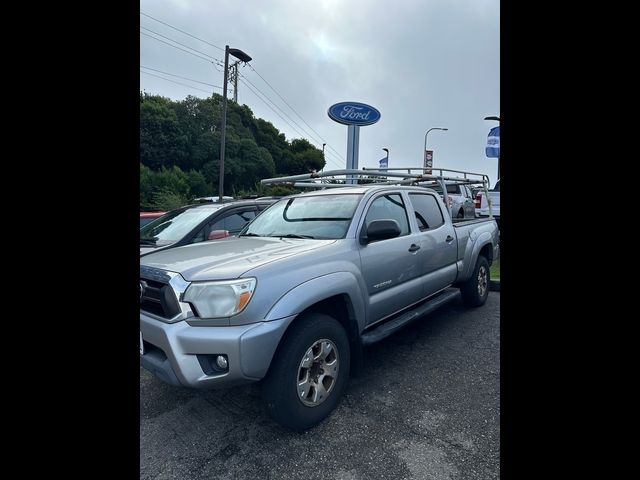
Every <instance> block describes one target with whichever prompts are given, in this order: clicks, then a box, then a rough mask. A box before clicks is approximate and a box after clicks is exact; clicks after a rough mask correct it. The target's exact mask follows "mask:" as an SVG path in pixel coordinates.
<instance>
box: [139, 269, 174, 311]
mask: <svg viewBox="0 0 640 480" xmlns="http://www.w3.org/2000/svg"><path fill="white" fill-rule="evenodd" d="M140 284H142V286H143V287H144V293H143V294H142V298H140V310H142V311H144V312H147V313H151V314H153V315H155V316H157V317H161V318H166V319H170V318H173V317H175V316H176V315H178V314H179V313H180V305H179V304H178V299H177V298H176V295H175V293H174V291H173V289H172V288H171V286H170V285H169V284H168V283H165V282H161V281H158V280H154V279H151V278H145V277H140Z"/></svg>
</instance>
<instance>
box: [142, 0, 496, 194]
mask: <svg viewBox="0 0 640 480" xmlns="http://www.w3.org/2000/svg"><path fill="white" fill-rule="evenodd" d="M499 9H500V3H499V1H497V0H393V1H390V0H348V1H347V0H269V1H265V0H141V2H140V11H141V15H140V26H141V32H143V33H144V34H143V33H141V34H140V65H141V69H140V70H141V72H142V71H144V72H147V73H140V89H141V90H144V91H145V92H147V93H150V94H159V95H162V96H165V97H169V98H171V99H173V100H182V99H184V98H185V97H186V96H187V95H194V96H197V97H201V98H205V97H207V96H210V95H211V92H212V91H215V92H216V93H220V94H221V93H222V88H214V87H211V86H208V85H206V83H208V84H211V85H214V86H217V87H222V84H223V73H222V71H223V68H222V67H220V66H218V65H217V63H218V62H217V61H216V60H211V59H209V60H206V58H208V56H210V57H213V58H215V59H218V60H222V61H223V60H224V51H223V50H220V49H218V48H215V47H214V46H211V45H208V44H207V43H203V42H200V41H198V40H196V39H194V38H192V37H189V36H188V35H185V34H184V33H181V32H179V31H177V30H175V29H173V28H171V27H169V26H167V25H164V24H162V23H159V22H158V21H156V20H154V19H152V18H149V16H151V17H154V18H155V19H157V20H160V21H162V22H164V23H166V24H169V25H171V26H173V27H175V28H178V29H180V30H183V31H184V32H187V33H189V34H191V35H193V36H195V37H199V38H201V39H203V40H206V41H207V42H209V43H210V44H212V45H215V46H217V47H220V48H221V49H224V46H225V45H227V44H228V45H229V46H230V47H232V48H238V49H241V50H243V51H244V52H246V53H247V54H248V55H250V56H251V57H252V58H253V60H252V61H251V62H250V65H251V66H252V67H253V68H254V69H255V71H253V70H252V69H251V68H250V67H249V66H244V67H242V66H241V67H240V74H241V75H243V76H244V78H243V77H241V80H242V81H245V82H248V85H247V84H246V83H243V82H242V81H241V82H240V83H239V85H238V101H239V103H241V104H246V105H248V106H249V107H250V108H251V110H252V111H253V113H254V115H255V116H256V117H261V118H264V119H266V120H268V121H270V122H271V123H273V125H275V127H276V128H278V129H279V130H280V131H281V132H283V133H285V135H286V137H287V139H288V140H291V139H293V138H300V137H302V136H304V138H307V139H308V140H309V141H311V142H312V143H314V144H315V145H316V146H318V147H319V148H322V143H325V142H326V143H327V147H326V148H325V154H326V155H325V157H326V160H327V167H325V169H337V168H345V158H346V146H347V127H346V126H345V125H341V124H339V123H336V122H334V121H333V120H331V119H330V118H329V117H328V115H327V109H328V108H329V107H330V106H331V105H333V104H334V103H337V102H343V101H355V102H361V103H366V104H369V105H371V106H373V107H375V108H377V109H378V110H379V111H380V113H381V115H382V116H381V119H380V121H379V122H377V123H376V124H374V125H370V126H365V127H361V128H360V152H359V167H377V166H378V165H379V164H378V161H379V160H380V159H381V158H383V157H384V156H385V155H386V154H385V152H384V151H383V150H382V149H383V148H384V147H386V148H388V149H389V151H390V153H389V167H390V168H392V167H420V166H422V163H423V148H424V137H425V132H426V131H427V130H428V129H430V128H432V127H446V128H448V129H449V130H448V131H446V132H445V131H438V130H432V131H431V132H430V133H429V134H428V138H427V148H428V149H432V150H433V151H434V154H433V156H434V159H433V166H434V168H437V167H442V168H453V169H460V170H468V171H473V172H480V173H485V174H488V175H489V177H490V179H491V185H493V184H495V181H496V176H497V166H498V159H497V158H487V157H486V156H485V146H486V139H487V134H488V132H489V130H490V129H491V128H492V127H494V126H496V125H497V122H495V121H488V120H484V117H485V116H489V115H499V114H500V48H499V44H500V14H499ZM143 14H146V15H149V16H145V15H143ZM142 27H143V28H142ZM152 32H156V33H152ZM145 34H146V35H145ZM158 34H160V35H162V36H163V37H161V36H158ZM148 35H150V36H152V37H155V38H159V39H161V40H163V41H164V42H167V43H173V44H174V45H175V46H178V47H179V48H181V49H183V50H187V48H185V47H184V46H181V45H177V44H176V43H174V42H172V41H171V40H175V41H176V42H179V43H181V44H183V45H187V46H189V47H191V48H193V49H195V50H197V51H199V52H201V53H196V52H193V51H191V52H192V53H195V54H196V55H200V56H203V55H202V54H206V56H204V58H198V57H197V56H194V55H192V54H190V53H187V52H185V51H182V50H178V49H177V48H173V47H171V46H168V45H167V44H166V43H161V42H159V41H157V40H154V39H152V38H150V37H149V36H148ZM169 39H171V40H169ZM230 60H233V57H231V58H230ZM212 62H213V63H212ZM142 67H146V68H142ZM150 69H154V70H150ZM158 71H162V72H167V73H169V74H173V75H178V76H180V77H187V78H189V79H192V80H197V81H199V82H204V83H205V84H203V83H194V82H192V81H190V80H185V79H184V78H179V77H178V76H170V75H167V73H160V72H158ZM149 74H153V75H157V76H161V77H164V78H166V79H171V80H173V81H174V82H179V83H184V84H188V85H191V87H192V88H189V87H186V86H183V85H179V84H176V83H172V82H169V81H167V80H163V79H160V78H157V77H154V76H151V75H149ZM258 74H260V75H261V76H262V77H264V79H265V80H266V81H267V82H268V83H269V84H270V85H271V86H272V87H273V88H274V89H275V91H277V92H278V94H279V95H280V96H282V97H283V98H284V100H286V103H288V104H289V105H290V106H291V107H293V109H294V110H295V112H297V114H299V115H300V116H301V117H302V119H304V122H306V123H307V124H308V125H309V126H310V127H311V128H310V127H309V126H307V124H305V123H304V122H303V121H302V120H301V119H300V117H298V115H297V114H296V113H294V112H293V111H292V110H291V109H290V108H289V107H288V106H287V105H286V104H285V103H284V102H283V101H282V99H281V98H280V97H279V96H278V94H276V93H275V92H274V90H272V89H271V88H270V87H269V86H268V85H267V84H266V83H265V82H264V81H263V80H262V79H261V78H260V76H258ZM229 87H230V89H229V90H230V91H229V98H233V97H232V88H231V87H232V86H231V85H229ZM256 88H257V90H258V91H259V92H262V95H260V96H261V97H262V98H263V99H264V96H266V97H267V98H268V99H269V100H270V101H271V102H273V103H275V104H276V105H277V107H279V108H280V109H281V110H279V109H278V108H277V107H274V106H273V104H271V103H269V100H262V99H261V98H260V97H259V96H257V95H256V94H255V93H253V92H252V91H251V89H254V90H255V89H256ZM207 92H209V93H207ZM263 95H264V96H263ZM268 105H269V106H271V108H270V107H269V106H268ZM274 110H275V111H276V112H278V113H279V115H280V116H279V115H278V114H277V113H275V112H274ZM283 111H284V112H285V113H286V115H285V113H283ZM281 117H283V118H284V119H286V121H285V120H284V119H283V118H281ZM287 121H288V122H289V123H291V124H292V125H293V126H294V127H295V129H294V128H293V127H291V126H290V125H289V124H287ZM294 121H295V123H294ZM296 129H297V130H298V131H296ZM336 152H337V153H336ZM340 157H341V158H340Z"/></svg>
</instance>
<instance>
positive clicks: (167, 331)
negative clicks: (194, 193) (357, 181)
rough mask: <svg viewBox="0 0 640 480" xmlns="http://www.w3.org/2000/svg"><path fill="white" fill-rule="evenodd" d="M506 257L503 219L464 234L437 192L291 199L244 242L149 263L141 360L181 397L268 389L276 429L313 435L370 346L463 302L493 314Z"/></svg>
mask: <svg viewBox="0 0 640 480" xmlns="http://www.w3.org/2000/svg"><path fill="white" fill-rule="evenodd" d="M331 173H332V172H325V174H327V175H330V174H331ZM268 180H272V179H268ZM213 247H215V248H213ZM497 255H498V229H497V226H496V223H495V222H494V221H493V220H492V219H487V220H478V221H476V222H458V223H457V224H453V223H452V221H451V218H450V216H449V211H448V209H447V208H446V207H445V205H444V202H443V201H442V199H441V198H440V196H439V195H438V194H437V193H436V192H434V191H432V190H430V189H426V188H422V187H412V186H393V185H360V186H345V187H339V188H332V189H326V190H321V191H315V192H308V193H303V194H300V195H292V196H290V197H286V198H284V199H282V200H280V201H279V202H278V203H276V204H274V205H272V206H271V207H269V208H268V209H267V210H266V211H265V212H264V213H262V214H261V215H260V216H259V217H257V218H256V219H255V220H254V221H253V222H251V223H250V224H248V225H247V226H246V227H245V228H244V229H243V230H242V232H240V234H239V235H238V238H236V239H233V240H231V239H222V240H219V241H217V242H216V244H215V246H214V245H210V244H209V245H207V244H198V245H188V246H183V247H179V248H173V249H171V250H168V251H163V252H157V253H153V254H150V255H147V256H145V257H142V258H141V259H140V362H141V365H142V366H143V367H144V368H146V369H147V370H149V371H151V372H152V373H154V374H155V375H156V376H157V377H158V378H160V379H161V380H163V381H165V382H167V383H170V384H172V385H176V386H186V387H196V388H213V387H220V386H230V385H236V384H240V383H247V382H255V381H260V380H262V395H263V399H264V401H265V404H266V406H267V409H268V411H269V412H270V414H271V415H272V417H273V418H274V419H275V420H276V421H277V422H279V423H281V424H282V425H284V426H286V427H288V428H291V429H294V430H304V429H307V428H310V427H312V426H313V425H315V424H317V423H318V422H320V421H322V420H323V419H324V418H326V417H327V416H328V415H329V414H330V413H331V412H332V411H333V409H334V408H335V407H336V406H337V404H338V402H339V400H340V397H341V396H342V393H343V392H344V391H345V388H346V386H347V383H348V379H349V374H350V371H352V370H353V369H354V368H355V365H358V364H361V362H362V361H364V358H365V357H364V356H363V355H362V348H363V346H366V345H370V344H372V343H374V342H377V341H379V340H382V339H383V338H386V337H387V336H389V335H391V334H392V333H394V332H396V331H397V330H398V329H400V328H402V327H403V326H405V325H407V324H408V323H410V322H412V321H414V320H416V319H419V318H420V317H422V316H423V315H425V314H426V313H429V312H431V311H433V310H435V309H436V308H438V307H440V306H441V305H443V304H444V303H446V302H448V301H450V300H453V299H456V298H458V297H459V296H460V295H461V297H462V301H463V303H464V304H466V305H467V306H471V307H478V306H480V305H483V304H484V303H485V301H486V299H487V295H488V294H489V280H490V276H489V266H490V265H491V263H492V262H493V259H494V258H496V257H497ZM450 287H453V288H450ZM458 289H459V290H458ZM385 368H387V366H385ZM393 368H396V369H397V370H398V371H397V372H396V374H397V375H402V371H401V370H402V367H401V365H394V366H393Z"/></svg>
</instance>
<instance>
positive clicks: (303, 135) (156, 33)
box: [140, 11, 346, 162]
mask: <svg viewBox="0 0 640 480" xmlns="http://www.w3.org/2000/svg"><path fill="white" fill-rule="evenodd" d="M140 14H141V15H144V16H145V17H148V18H150V19H152V20H154V21H156V22H158V23H161V24H163V25H166V26H167V27H169V28H172V29H174V30H176V31H178V32H181V33H183V34H185V35H187V36H189V37H191V38H194V39H196V40H198V41H200V42H203V43H206V44H207V45H210V46H212V47H214V48H217V49H219V50H221V51H224V49H223V48H221V47H219V46H217V45H214V44H212V43H210V42H208V41H206V40H204V39H202V38H198V37H196V36H195V35H192V34H190V33H188V32H186V31H184V30H181V29H179V28H177V27H174V26H173V25H171V24H169V23H166V22H163V21H162V20H158V19H157V18H155V17H152V16H151V15H149V14H146V13H144V12H142V11H141V12H140ZM140 28H141V29H144V30H147V31H149V32H151V33H153V34H155V35H158V36H160V37H163V38H166V39H168V40H170V41H172V42H174V43H176V44H178V45H181V46H183V47H186V48H188V49H190V50H193V51H194V52H197V53H199V54H201V55H204V56H205V57H209V58H210V59H213V60H216V62H212V61H211V60H209V58H205V57H201V56H199V55H196V54H194V53H193V52H191V51H189V50H184V49H182V48H179V47H176V46H175V45H173V44H171V43H167V42H165V41H163V40H160V39H159V38H156V37H153V36H151V35H148V34H146V33H144V32H140V33H141V34H142V35H146V36H147V37H150V38H153V39H154V40H157V41H159V42H162V43H165V44H167V45H169V46H171V47H173V48H176V49H178V50H182V51H184V52H187V53H190V54H191V55H193V56H196V57H198V58H202V59H203V60H207V61H209V62H211V63H213V65H214V68H215V69H216V70H218V71H220V70H219V69H218V68H217V66H222V60H220V59H218V58H215V57H212V56H211V55H209V54H207V53H204V52H200V51H199V50H196V49H195V48H192V47H189V46H188V45H184V44H182V43H180V42H178V41H176V40H173V39H172V38H170V37H167V36H165V35H162V34H160V33H158V32H155V31H153V30H151V29H149V28H146V27H142V26H141V27H140ZM247 65H249V67H250V68H251V70H253V71H254V72H255V73H256V75H258V76H259V77H260V78H261V79H262V81H263V82H265V83H266V84H267V85H268V86H269V88H271V90H273V91H274V92H275V93H276V95H278V97H280V99H281V100H282V101H283V102H284V103H285V104H286V105H287V106H288V107H289V108H290V109H291V111H293V112H294V113H295V114H296V115H297V116H298V117H299V118H300V119H301V120H302V121H303V122H304V124H305V125H307V127H309V128H310V129H311V130H312V131H313V132H314V133H315V134H316V135H317V137H318V138H320V142H319V141H318V140H317V139H315V138H313V135H311V134H309V133H308V132H306V131H305V130H304V128H303V127H302V126H301V125H299V124H298V123H297V122H296V121H294V120H293V119H292V118H291V117H290V116H289V115H287V113H286V112H285V111H284V110H282V109H281V108H280V107H278V106H277V105H276V104H275V103H274V102H272V101H271V100H270V99H269V97H268V96H267V95H266V94H264V93H263V92H261V91H260V90H259V89H258V87H256V86H255V85H254V84H253V83H251V82H249V80H248V79H246V77H245V79H246V80H247V82H249V83H251V85H253V87H254V88H255V89H256V90H258V91H259V92H260V93H262V95H264V97H265V98H267V99H268V100H269V101H270V102H271V103H272V104H273V105H274V106H276V107H277V108H278V109H279V110H280V111H281V112H282V113H284V114H285V115H286V116H287V117H288V118H290V119H291V121H293V122H294V123H295V124H296V125H298V126H299V127H300V128H301V129H302V130H303V131H305V134H302V133H300V132H299V131H298V130H297V129H296V132H298V134H300V135H301V136H302V137H305V136H308V137H311V138H312V140H313V141H314V142H316V143H324V144H325V145H326V146H327V147H329V149H331V150H332V151H333V152H332V151H327V153H329V154H331V155H333V156H336V157H338V158H339V159H340V161H342V162H344V161H346V160H345V159H344V157H343V156H342V155H341V154H340V153H339V152H338V151H337V150H336V149H335V148H333V147H332V146H331V145H329V144H328V143H327V142H326V140H324V139H323V138H322V135H320V134H319V133H318V132H317V131H316V130H315V129H314V128H313V127H312V126H311V125H309V124H308V123H307V121H306V120H305V119H304V118H302V115H300V114H299V113H298V112H297V111H296V110H295V109H294V108H293V107H292V106H291V105H289V103H288V102H287V101H286V100H285V99H284V97H283V96H282V95H280V93H278V91H277V90H276V89H275V88H274V87H273V86H272V85H271V84H270V83H269V82H268V81H267V80H266V79H265V78H264V77H263V76H262V75H260V73H259V72H258V71H257V70H256V69H255V68H253V66H252V65H251V64H249V63H247ZM145 73H146V72H145ZM163 73H166V72H163ZM168 75H172V74H168ZM176 76H177V75H176ZM160 78H162V77H160ZM182 78H185V77H182ZM165 80H168V79H165ZM187 80H191V79H187ZM191 81H194V80H191ZM174 83H177V82H174ZM198 83H204V82H198ZM243 83H244V84H245V85H247V83H246V82H244V81H243ZM207 85H210V84H207ZM211 86H214V87H216V86H215V85H211ZM247 87H248V86H247ZM191 88H193V87H191ZM216 88H220V87H216ZM248 88H250V87H248ZM203 91H204V90H203ZM207 93H208V92H207ZM253 93H254V94H256V93H255V92H253ZM256 96H258V95H257V94H256ZM258 98H260V100H262V101H263V102H264V100H263V99H262V98H261V97H260V96H258ZM265 103H266V102H265ZM267 106H268V107H269V108H271V106H270V105H269V104H267ZM271 109H272V110H273V108H271ZM273 111H274V112H275V113H276V114H278V116H279V117H280V118H282V119H283V120H285V119H284V118H283V117H282V116H281V115H280V114H279V113H278V112H276V111H275V110H273ZM285 121H286V120H285ZM287 123H289V122H287ZM289 125H290V126H291V127H292V128H294V127H293V126H292V125H291V124H290V123H289Z"/></svg>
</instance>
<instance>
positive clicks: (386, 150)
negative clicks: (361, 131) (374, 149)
mask: <svg viewBox="0 0 640 480" xmlns="http://www.w3.org/2000/svg"><path fill="white" fill-rule="evenodd" d="M382 150H384V151H385V152H387V168H389V149H388V148H383V149H382Z"/></svg>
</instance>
